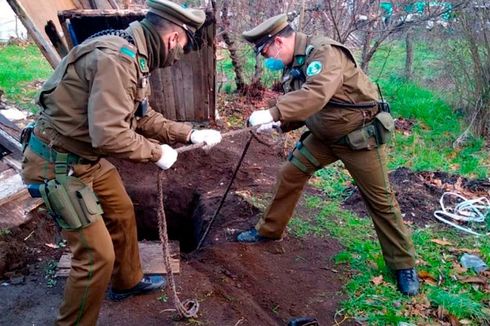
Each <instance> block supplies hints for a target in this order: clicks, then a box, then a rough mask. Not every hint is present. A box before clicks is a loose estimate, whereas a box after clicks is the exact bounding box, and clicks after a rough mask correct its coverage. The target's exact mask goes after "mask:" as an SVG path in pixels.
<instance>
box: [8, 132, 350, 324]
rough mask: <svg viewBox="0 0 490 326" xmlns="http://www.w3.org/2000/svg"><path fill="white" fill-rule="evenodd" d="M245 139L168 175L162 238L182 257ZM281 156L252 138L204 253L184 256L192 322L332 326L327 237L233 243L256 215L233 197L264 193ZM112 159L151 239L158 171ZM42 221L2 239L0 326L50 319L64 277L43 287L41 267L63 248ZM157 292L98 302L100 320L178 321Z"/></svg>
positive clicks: (335, 247) (189, 160)
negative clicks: (175, 244) (306, 319)
mask: <svg viewBox="0 0 490 326" xmlns="http://www.w3.org/2000/svg"><path fill="white" fill-rule="evenodd" d="M246 139H247V135H241V136H235V137H233V138H227V139H225V141H224V142H223V143H222V144H220V145H219V146H218V147H217V148H216V149H214V150H213V151H211V152H210V153H205V152H204V151H202V150H197V151H193V152H188V153H184V154H182V155H180V156H179V160H178V162H177V163H176V164H175V166H174V167H173V168H172V169H171V170H170V171H168V172H167V173H166V177H165V182H164V187H165V197H164V202H165V208H166V215H167V219H168V221H169V233H170V236H171V238H176V239H180V241H181V250H182V251H183V252H186V251H187V252H188V251H190V250H191V249H192V248H193V247H195V245H196V243H197V240H198V239H199V235H200V234H201V233H202V230H203V227H205V226H206V225H207V223H208V222H209V219H210V217H211V216H212V215H213V214H214V211H215V209H216V206H217V204H218V202H219V199H220V196H221V195H222V194H223V192H224V190H225V189H226V187H227V185H228V182H229V181H230V178H231V175H232V173H233V169H234V167H235V166H236V164H237V161H238V158H239V157H240V155H241V151H242V149H243V145H244V142H245V141H246ZM283 159H284V158H283V156H282V147H281V146H280V145H278V146H276V147H271V146H264V145H263V144H260V143H258V142H257V141H256V140H253V142H252V145H251V146H250V149H249V152H248V154H247V156H246V157H245V160H244V162H243V165H242V168H241V169H240V171H239V173H238V175H237V178H236V180H235V183H234V186H233V188H232V190H233V191H232V192H231V193H230V195H229V196H228V199H227V200H226V202H225V204H224V206H223V208H222V210H221V212H220V214H219V215H218V216H217V218H216V220H215V223H214V225H213V228H212V230H211V232H210V234H209V237H208V240H207V242H206V243H205V246H204V248H203V249H202V250H201V251H199V252H196V253H192V254H184V255H183V257H182V260H181V270H182V271H181V274H180V275H179V276H178V277H177V282H178V287H179V295H180V297H181V298H182V299H185V298H197V299H198V300H199V302H200V305H201V308H200V315H199V319H198V322H197V323H198V324H200V325H285V324H286V323H287V321H288V320H289V319H290V318H292V317H295V316H304V315H307V316H315V317H316V318H317V319H318V320H319V321H321V322H322V324H323V325H329V324H333V319H334V316H335V312H336V310H337V309H338V308H339V307H338V303H339V301H340V300H341V299H342V295H341V294H339V293H340V291H341V288H342V285H343V284H344V283H345V280H344V277H343V274H342V271H338V270H339V268H338V267H336V266H334V264H333V262H332V261H331V257H332V256H334V255H335V254H336V253H337V252H338V251H339V250H341V247H340V245H339V244H338V243H337V242H336V241H335V240H332V239H315V238H306V239H296V238H292V237H287V238H286V239H285V240H284V241H281V242H271V243H264V244H259V245H243V244H239V243H236V242H234V236H235V233H236V232H237V230H242V229H247V228H249V227H251V226H253V225H254V224H255V222H256V219H257V214H258V212H259V210H258V209H257V208H256V207H254V206H252V205H251V204H250V203H249V201H247V200H245V199H244V197H243V196H239V195H237V194H236V193H235V191H236V192H237V193H240V192H247V193H253V194H257V195H263V194H268V193H270V191H271V190H272V186H273V181H274V176H275V174H276V171H277V169H278V166H279V165H280V163H281V162H282V161H283ZM113 162H114V164H115V165H116V166H118V168H119V169H120V171H121V175H122V178H123V180H124V182H125V184H126V186H127V190H128V193H129V194H130V196H131V197H132V198H133V200H134V204H135V210H136V212H137V216H138V232H139V236H140V238H146V239H151V240H154V239H156V237H157V233H156V231H157V228H156V225H157V220H156V204H157V202H156V201H157V193H156V182H157V176H158V169H157V168H155V167H154V166H153V165H151V164H134V163H130V162H124V161H113ZM41 223H44V224H41ZM49 224H50V221H46V220H45V217H44V216H36V217H34V219H33V220H32V221H31V223H29V225H25V226H23V227H22V229H19V230H14V231H12V232H11V233H10V234H8V235H6V236H5V237H4V239H5V241H6V242H9V244H10V246H6V248H9V250H10V251H8V250H6V249H5V248H4V249H5V250H3V251H1V249H0V257H2V256H1V255H2V252H3V256H4V261H6V262H7V263H8V264H7V265H8V266H5V267H4V272H6V274H5V273H4V275H3V276H4V280H5V282H4V283H3V286H0V296H1V297H2V301H3V302H4V303H5V304H2V305H1V307H0V325H12V324H18V325H27V324H29V325H32V324H35V325H49V324H52V322H53V320H54V318H55V316H56V312H57V308H58V306H59V304H60V301H61V299H62V288H63V283H64V281H63V280H58V282H57V284H56V285H55V286H54V287H52V288H48V287H47V284H48V283H49V282H51V281H50V277H49V274H50V273H51V269H50V266H52V265H50V264H49V262H50V261H51V260H54V259H57V258H58V257H59V256H60V255H61V253H62V251H63V249H53V248H50V247H48V246H46V245H45V244H54V243H56V241H55V236H56V232H54V230H55V228H54V226H53V225H49ZM32 230H35V232H34V233H32V234H31V235H30V236H29V234H30V233H31V232H32ZM43 230H44V231H43ZM27 236H29V238H28V239H26V241H24V239H25V238H26V237H27ZM13 243H16V244H17V245H15V246H12V244H13ZM12 247H14V248H17V249H12ZM0 248H2V247H1V244H0ZM31 253H32V254H31ZM47 275H48V276H47ZM12 283H15V284H16V285H13V284H12ZM168 294H169V293H167V295H168ZM160 296H161V293H155V294H150V295H147V296H142V297H136V298H132V299H129V300H127V301H125V302H122V303H113V302H109V301H106V302H104V305H103V308H102V311H101V315H100V322H99V323H100V325H133V324H138V325H162V324H163V325H168V324H174V323H175V324H180V323H182V322H175V321H173V315H174V313H173V312H170V311H165V310H166V309H171V308H172V305H171V303H170V301H169V302H167V303H164V302H160V301H158V300H157V298H158V297H160ZM337 318H338V317H337ZM237 323H238V324H237ZM184 324H185V323H184Z"/></svg>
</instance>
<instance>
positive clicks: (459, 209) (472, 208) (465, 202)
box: [434, 192, 490, 236]
mask: <svg viewBox="0 0 490 326" xmlns="http://www.w3.org/2000/svg"><path fill="white" fill-rule="evenodd" d="M446 196H453V197H456V198H457V200H459V203H457V204H456V206H454V208H452V207H449V208H447V207H446V205H445V204H444V198H445V197H446ZM439 203H440V204H441V208H442V210H437V211H435V212H434V217H435V218H436V219H438V220H439V221H441V222H444V223H446V224H448V225H451V226H453V227H455V228H456V229H458V230H461V231H464V232H467V233H470V234H473V235H476V236H482V235H489V234H490V232H488V233H486V234H483V233H478V232H476V231H475V230H473V229H471V228H469V227H464V226H461V225H459V224H456V223H454V222H452V221H450V220H448V219H446V218H450V219H452V220H455V221H459V222H475V223H485V219H486V218H487V217H488V215H489V214H490V200H488V199H487V198H486V197H480V198H476V199H467V198H465V197H463V196H461V195H459V194H457V193H454V192H445V193H443V194H442V196H441V199H440V200H439Z"/></svg>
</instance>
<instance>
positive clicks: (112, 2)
mask: <svg viewBox="0 0 490 326" xmlns="http://www.w3.org/2000/svg"><path fill="white" fill-rule="evenodd" d="M108 1H109V4H110V5H111V7H112V9H117V10H119V6H118V4H117V2H116V1H115V0H108Z"/></svg>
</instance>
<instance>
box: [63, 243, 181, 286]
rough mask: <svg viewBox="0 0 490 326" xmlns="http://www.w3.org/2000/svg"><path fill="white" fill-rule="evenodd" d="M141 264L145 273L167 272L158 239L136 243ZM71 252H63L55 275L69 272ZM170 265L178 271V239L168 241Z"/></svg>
mask: <svg viewBox="0 0 490 326" xmlns="http://www.w3.org/2000/svg"><path fill="white" fill-rule="evenodd" d="M138 245H139V248H140V257H141V265H142V267H143V273H145V274H167V271H166V269H165V265H164V263H163V256H162V247H161V244H160V242H158V241H151V242H150V241H144V242H139V243H138ZM70 264H71V253H65V254H63V256H61V258H60V261H59V262H58V270H57V271H56V277H67V276H68V274H69V273H70ZM170 265H171V266H172V272H173V273H174V274H178V273H180V248H179V242H178V241H170Z"/></svg>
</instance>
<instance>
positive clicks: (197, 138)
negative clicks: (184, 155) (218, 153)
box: [191, 129, 221, 151]
mask: <svg viewBox="0 0 490 326" xmlns="http://www.w3.org/2000/svg"><path fill="white" fill-rule="evenodd" d="M220 141H221V134H220V132H219V131H217V130H212V129H202V130H193V131H192V133H191V142H192V143H193V144H199V143H206V146H204V147H203V149H204V150H205V151H206V150H209V149H211V147H213V146H214V145H216V144H219V142H220Z"/></svg>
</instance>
